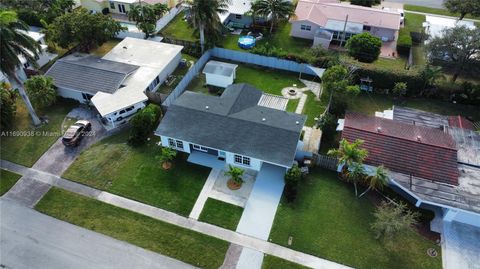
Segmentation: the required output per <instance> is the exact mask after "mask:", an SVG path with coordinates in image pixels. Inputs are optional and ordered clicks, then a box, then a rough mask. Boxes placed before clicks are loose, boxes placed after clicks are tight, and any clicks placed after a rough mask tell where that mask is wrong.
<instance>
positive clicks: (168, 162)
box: [157, 147, 177, 170]
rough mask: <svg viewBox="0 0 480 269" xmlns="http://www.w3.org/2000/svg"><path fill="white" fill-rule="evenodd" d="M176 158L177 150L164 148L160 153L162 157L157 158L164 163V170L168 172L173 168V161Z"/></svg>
mask: <svg viewBox="0 0 480 269" xmlns="http://www.w3.org/2000/svg"><path fill="white" fill-rule="evenodd" d="M176 156H177V151H176V150H174V149H172V148H169V147H163V148H162V149H161V151H160V155H159V156H157V159H158V160H160V162H161V163H162V167H163V169H165V170H168V169H170V168H172V161H173V159H175V157H176Z"/></svg>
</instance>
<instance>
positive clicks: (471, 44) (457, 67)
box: [427, 25, 480, 82]
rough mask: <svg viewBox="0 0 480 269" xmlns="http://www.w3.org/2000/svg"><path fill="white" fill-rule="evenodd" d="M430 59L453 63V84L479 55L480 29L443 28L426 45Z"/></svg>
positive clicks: (462, 27) (463, 27)
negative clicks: (440, 32) (439, 33)
mask: <svg viewBox="0 0 480 269" xmlns="http://www.w3.org/2000/svg"><path fill="white" fill-rule="evenodd" d="M427 52H428V55H430V58H431V59H441V60H446V61H448V62H451V63H453V65H454V73H453V77H452V81H453V82H455V81H456V80H457V78H458V76H459V75H460V74H461V73H462V72H463V70H464V69H465V67H467V66H468V65H469V64H472V63H473V62H474V61H475V60H476V57H477V55H478V54H479V53H480V28H475V29H469V28H467V27H466V26H463V25H462V26H456V27H454V28H449V29H448V28H445V29H444V30H442V34H441V35H439V36H437V37H434V38H433V39H432V40H431V41H430V42H429V43H428V44H427Z"/></svg>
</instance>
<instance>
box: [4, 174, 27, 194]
mask: <svg viewBox="0 0 480 269" xmlns="http://www.w3.org/2000/svg"><path fill="white" fill-rule="evenodd" d="M21 177H22V176H21V175H19V174H15V173H13V172H10V171H7V170H4V169H0V196H2V195H4V194H5V193H6V192H7V191H8V190H10V189H11V188H12V187H13V185H15V183H17V181H18V180H19V179H20V178H21Z"/></svg>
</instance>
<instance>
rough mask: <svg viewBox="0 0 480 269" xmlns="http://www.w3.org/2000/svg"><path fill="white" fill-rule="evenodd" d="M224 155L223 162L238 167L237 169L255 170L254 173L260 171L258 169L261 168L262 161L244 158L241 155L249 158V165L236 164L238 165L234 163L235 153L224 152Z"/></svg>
mask: <svg viewBox="0 0 480 269" xmlns="http://www.w3.org/2000/svg"><path fill="white" fill-rule="evenodd" d="M225 153H226V158H225V162H226V163H227V164H231V165H233V166H238V167H241V168H248V169H252V170H255V171H260V169H261V168H262V163H263V162H262V161H261V160H259V159H255V158H252V157H249V156H245V155H242V156H245V157H249V158H250V165H249V166H247V165H242V164H238V163H235V159H234V158H235V157H234V156H235V153H232V152H228V151H225Z"/></svg>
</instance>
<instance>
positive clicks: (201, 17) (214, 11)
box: [190, 0, 230, 54]
mask: <svg viewBox="0 0 480 269" xmlns="http://www.w3.org/2000/svg"><path fill="white" fill-rule="evenodd" d="M229 3H230V0H193V1H192V3H191V8H190V14H191V21H192V23H193V26H194V27H195V29H196V30H197V31H198V32H199V33H200V46H201V47H202V54H203V52H204V51H205V33H209V34H210V35H212V34H214V33H218V32H219V31H221V29H222V27H223V26H222V23H221V22H220V17H219V16H218V14H225V13H226V12H228V10H227V9H228V4H229Z"/></svg>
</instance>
